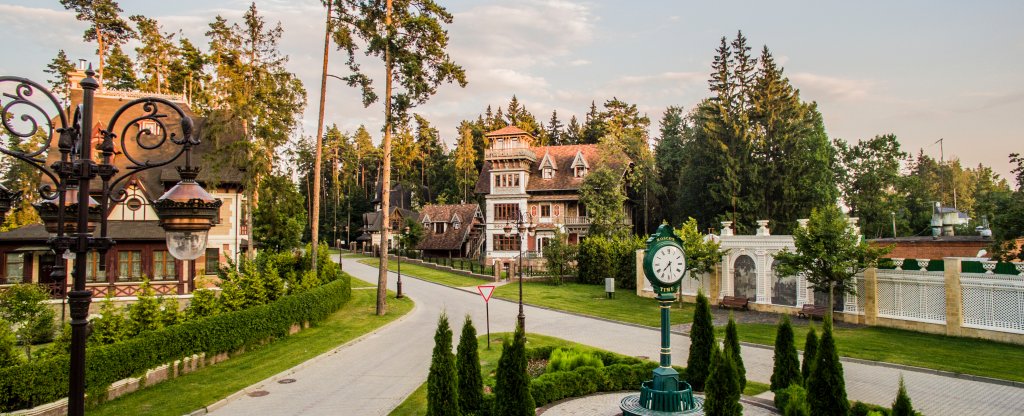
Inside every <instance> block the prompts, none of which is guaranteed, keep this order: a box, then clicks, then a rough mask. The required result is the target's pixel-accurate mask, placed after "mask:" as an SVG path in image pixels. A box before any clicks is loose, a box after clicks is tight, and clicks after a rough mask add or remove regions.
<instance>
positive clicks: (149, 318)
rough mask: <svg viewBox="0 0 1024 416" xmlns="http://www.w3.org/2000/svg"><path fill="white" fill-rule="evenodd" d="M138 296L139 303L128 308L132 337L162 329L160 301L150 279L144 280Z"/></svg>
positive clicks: (129, 327) (129, 328)
mask: <svg viewBox="0 0 1024 416" xmlns="http://www.w3.org/2000/svg"><path fill="white" fill-rule="evenodd" d="M137 296H138V301H137V302H135V303H134V304H132V305H131V306H129V307H128V321H129V325H128V330H129V334H130V335H132V336H135V335H138V334H139V333H141V332H145V331H152V330H154V329H160V299H157V297H156V292H155V291H154V290H153V287H152V286H150V284H149V279H143V280H142V285H140V286H139V291H138V294H137Z"/></svg>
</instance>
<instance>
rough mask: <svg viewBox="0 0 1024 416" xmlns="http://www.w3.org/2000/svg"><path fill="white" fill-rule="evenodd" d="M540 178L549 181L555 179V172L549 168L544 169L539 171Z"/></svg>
mask: <svg viewBox="0 0 1024 416" xmlns="http://www.w3.org/2000/svg"><path fill="white" fill-rule="evenodd" d="M540 172H541V173H540V175H541V178H543V179H551V178H554V177H555V170H554V169H551V168H544V169H542V170H541V171H540Z"/></svg>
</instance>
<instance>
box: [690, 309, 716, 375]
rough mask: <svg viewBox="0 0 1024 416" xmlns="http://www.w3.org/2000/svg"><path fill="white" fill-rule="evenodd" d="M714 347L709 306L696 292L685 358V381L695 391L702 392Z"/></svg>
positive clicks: (712, 325)
mask: <svg viewBox="0 0 1024 416" xmlns="http://www.w3.org/2000/svg"><path fill="white" fill-rule="evenodd" d="M714 346H715V326H714V323H712V321H711V305H710V304H708V298H707V297H706V296H704V292H703V291H698V292H697V307H696V309H695V310H694V311H693V325H692V326H691V327H690V355H689V357H687V358H686V381H688V382H689V383H690V386H691V387H693V389H694V390H696V391H704V381H705V380H706V379H707V378H708V368H709V367H710V365H711V351H712V348H713V347H714Z"/></svg>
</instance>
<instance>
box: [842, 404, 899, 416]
mask: <svg viewBox="0 0 1024 416" xmlns="http://www.w3.org/2000/svg"><path fill="white" fill-rule="evenodd" d="M872 415H878V416H889V415H890V411H889V409H886V408H884V407H882V406H879V405H875V404H868V403H864V402H853V403H851V404H850V416H872Z"/></svg>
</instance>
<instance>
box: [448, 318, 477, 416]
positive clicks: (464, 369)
mask: <svg viewBox="0 0 1024 416" xmlns="http://www.w3.org/2000/svg"><path fill="white" fill-rule="evenodd" d="M455 364H456V365H457V366H458V373H459V409H461V410H462V414H464V415H473V414H476V413H477V411H479V410H480V408H481V406H483V400H484V384H483V378H482V377H481V375H480V356H479V353H478V351H477V342H476V328H474V327H473V321H472V320H471V319H470V318H469V315H466V322H465V323H463V324H462V335H461V336H459V346H458V348H457V349H456V362H455Z"/></svg>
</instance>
